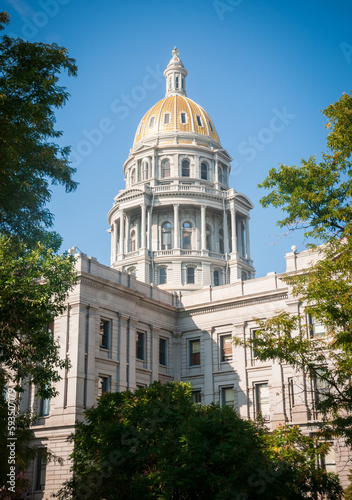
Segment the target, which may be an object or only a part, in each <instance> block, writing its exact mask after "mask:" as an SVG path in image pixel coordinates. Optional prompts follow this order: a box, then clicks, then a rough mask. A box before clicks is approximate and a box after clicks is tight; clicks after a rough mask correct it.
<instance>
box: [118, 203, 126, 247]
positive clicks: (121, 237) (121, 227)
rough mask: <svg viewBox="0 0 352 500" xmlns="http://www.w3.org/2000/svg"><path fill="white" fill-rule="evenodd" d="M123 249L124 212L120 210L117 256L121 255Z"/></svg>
mask: <svg viewBox="0 0 352 500" xmlns="http://www.w3.org/2000/svg"><path fill="white" fill-rule="evenodd" d="M124 249H125V211H124V210H121V214H120V245H119V254H120V255H123V254H124Z"/></svg>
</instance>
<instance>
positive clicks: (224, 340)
mask: <svg viewBox="0 0 352 500" xmlns="http://www.w3.org/2000/svg"><path fill="white" fill-rule="evenodd" d="M220 349H221V362H224V361H231V360H232V337H231V335H222V336H221V337H220Z"/></svg>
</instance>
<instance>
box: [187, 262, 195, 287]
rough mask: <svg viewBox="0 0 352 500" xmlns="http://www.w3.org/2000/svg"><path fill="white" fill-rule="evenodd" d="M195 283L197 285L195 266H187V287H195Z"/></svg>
mask: <svg viewBox="0 0 352 500" xmlns="http://www.w3.org/2000/svg"><path fill="white" fill-rule="evenodd" d="M191 271H192V272H191ZM195 283H196V268H195V267H194V266H187V267H186V284H187V285H195Z"/></svg>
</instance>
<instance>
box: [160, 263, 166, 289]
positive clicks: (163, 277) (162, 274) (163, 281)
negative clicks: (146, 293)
mask: <svg viewBox="0 0 352 500" xmlns="http://www.w3.org/2000/svg"><path fill="white" fill-rule="evenodd" d="M166 283H167V271H166V267H160V268H159V285H166Z"/></svg>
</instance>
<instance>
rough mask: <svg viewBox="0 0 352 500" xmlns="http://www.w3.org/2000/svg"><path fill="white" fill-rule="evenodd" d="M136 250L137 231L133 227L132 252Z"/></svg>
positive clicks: (131, 237) (131, 236)
mask: <svg viewBox="0 0 352 500" xmlns="http://www.w3.org/2000/svg"><path fill="white" fill-rule="evenodd" d="M135 251H136V231H135V230H134V229H132V231H131V235H130V252H135Z"/></svg>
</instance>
